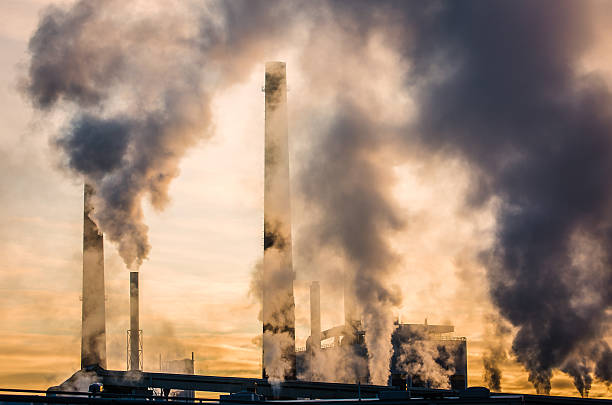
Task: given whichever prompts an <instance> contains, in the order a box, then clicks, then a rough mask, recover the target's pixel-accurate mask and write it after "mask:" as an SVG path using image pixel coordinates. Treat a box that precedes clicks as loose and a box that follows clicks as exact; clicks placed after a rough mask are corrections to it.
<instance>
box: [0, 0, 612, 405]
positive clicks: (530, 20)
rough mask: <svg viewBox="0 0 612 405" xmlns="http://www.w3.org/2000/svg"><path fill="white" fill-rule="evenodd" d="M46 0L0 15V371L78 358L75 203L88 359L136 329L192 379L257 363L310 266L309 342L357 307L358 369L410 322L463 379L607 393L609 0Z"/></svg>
mask: <svg viewBox="0 0 612 405" xmlns="http://www.w3.org/2000/svg"><path fill="white" fill-rule="evenodd" d="M51 4H52V2H47V1H43V0H24V1H19V0H8V1H7V2H5V3H3V4H1V5H0V12H2V14H3V15H6V16H8V18H7V23H6V24H5V25H4V26H3V27H0V50H2V56H3V63H2V65H1V66H0V84H2V86H3V88H4V89H5V91H3V92H2V93H0V106H2V109H0V125H1V127H2V132H1V133H0V173H1V174H0V176H1V180H0V186H1V187H2V188H1V189H0V192H1V193H0V194H1V197H0V198H1V200H0V201H1V202H2V208H3V209H2V211H1V212H0V224H2V229H3V232H2V233H1V234H0V253H1V254H2V256H3V257H4V261H3V263H2V264H1V265H0V320H1V321H2V322H1V323H0V325H1V326H0V385H2V386H19V387H24V388H38V389H45V388H47V387H49V386H51V385H56V384H58V383H60V382H61V381H63V380H65V379H66V378H67V377H68V376H69V375H70V374H71V373H73V372H74V371H76V370H78V369H80V366H81V363H82V362H86V361H89V360H85V359H86V358H88V357H87V356H86V354H85V352H84V353H83V355H82V357H81V356H80V347H81V338H82V339H83V343H82V344H83V345H84V346H83V347H85V346H86V345H94V343H93V340H91V341H90V343H86V334H85V332H84V331H85V324H86V322H85V318H83V325H81V309H82V310H83V313H85V312H86V308H90V306H91V305H92V304H91V301H90V297H89V296H88V295H86V294H85V292H84V291H82V290H81V282H82V278H81V277H82V275H84V274H86V272H84V271H83V269H84V267H83V266H84V263H85V262H87V261H96V260H98V259H99V258H94V257H93V256H88V255H87V253H86V252H85V253H84V252H83V250H84V249H85V246H86V245H87V244H88V243H92V239H88V233H87V232H88V229H87V213H88V212H93V214H92V219H94V220H95V221H96V222H98V225H99V227H100V229H101V230H102V231H103V232H104V241H102V240H101V239H97V240H96V243H97V244H98V245H99V246H98V245H96V246H97V247H96V249H101V248H102V243H103V250H104V256H105V262H104V267H105V275H104V277H103V278H102V281H101V282H105V285H106V291H105V293H104V294H105V295H104V297H105V303H106V326H105V332H104V331H103V332H102V334H105V335H106V344H105V347H106V348H105V350H104V354H103V356H102V357H103V359H94V360H92V361H93V362H94V363H96V364H97V363H99V362H104V363H105V365H106V367H107V368H108V369H116V370H119V369H125V367H126V355H127V353H126V331H127V330H128V329H132V330H133V329H134V328H136V329H138V328H140V329H142V331H143V334H142V340H140V335H139V332H138V330H136V331H135V332H133V333H131V334H130V337H131V339H134V336H136V337H137V342H138V343H137V345H136V346H138V345H139V344H142V346H143V354H144V356H143V358H142V359H137V356H136V357H135V355H134V352H132V357H131V361H132V364H134V361H142V363H143V366H144V370H148V371H157V370H160V368H161V367H162V366H161V364H162V359H163V360H175V359H179V358H189V357H190V356H191V353H192V352H195V372H196V373H197V374H208V375H225V376H240V377H259V376H261V373H262V367H264V366H265V362H266V357H265V356H266V353H265V352H266V350H268V349H266V348H265V347H266V340H265V337H264V340H263V345H264V357H263V361H264V364H262V352H261V350H262V349H261V346H262V337H261V332H262V319H263V321H264V326H263V330H264V331H266V330H271V331H282V332H283V333H286V334H288V336H291V340H292V341H291V343H290V344H288V346H287V344H286V343H284V344H283V345H284V346H283V349H282V352H283V355H282V357H283V358H287V356H289V357H291V356H293V355H294V354H295V352H294V346H295V347H297V348H298V350H303V349H302V348H304V347H308V345H309V344H311V341H308V342H307V338H308V336H309V335H310V328H311V324H310V323H311V321H310V319H311V312H310V311H311V308H312V303H311V302H310V300H309V294H310V291H311V288H312V282H313V281H315V282H318V283H319V284H318V286H320V314H321V316H320V320H319V321H320V326H319V327H318V328H319V329H318V330H319V333H320V332H321V330H326V329H330V328H333V327H336V326H337V325H345V327H346V326H347V325H351V324H352V322H353V321H356V322H361V323H360V324H359V328H361V327H362V326H363V328H364V329H365V335H364V336H365V338H363V335H362V339H365V341H363V342H362V344H363V345H364V347H367V351H368V355H367V359H368V362H369V363H368V367H369V378H370V380H371V381H370V382H374V383H376V384H385V382H386V379H387V377H389V374H388V373H389V369H388V367H386V366H385V367H382V368H381V367H380V364H383V365H385V364H387V363H388V362H389V359H390V358H391V351H390V349H391V340H390V338H391V334H392V332H393V330H395V329H394V328H396V327H398V328H399V329H401V325H405V330H406V331H408V332H406V333H411V332H409V331H410V330H416V329H414V328H417V327H415V326H409V325H408V324H421V323H423V324H429V325H432V330H438V329H439V330H444V331H446V332H444V333H447V332H448V331H451V330H454V331H455V333H456V335H458V336H465V337H466V338H467V374H468V381H469V385H470V386H474V385H486V384H489V385H490V384H492V380H495V379H497V378H501V380H500V383H501V388H502V390H503V391H504V392H524V393H535V392H536V389H537V391H538V392H539V393H547V392H550V393H551V394H553V395H569V396H576V395H578V391H577V390H582V391H583V392H585V390H586V391H588V394H589V396H591V397H602V398H611V397H612V391H610V390H611V389H612V388H611V386H610V372H611V370H610V368H611V367H612V358H611V357H612V354H611V353H612V352H610V348H609V345H610V344H612V341H611V338H612V336H611V332H612V329H611V325H612V319H611V314H612V312H611V311H612V308H611V307H610V302H611V301H610V290H609V289H607V287H610V286H612V284H611V283H612V269H611V267H610V264H609V263H610V262H609V261H608V259H609V257H608V256H609V253H608V251H609V250H610V249H612V246H608V245H607V243H608V239H609V236H608V235H610V234H612V233H610V232H609V229H608V227H612V220H611V219H610V214H609V211H610V210H609V209H608V208H606V207H607V205H608V204H609V203H611V202H612V199H609V198H608V197H609V196H608V194H609V192H608V191H606V190H607V188H608V187H607V180H605V176H606V175H605V173H607V169H608V168H610V167H612V166H611V165H612V118H610V117H612V114H611V112H612V102H611V101H610V100H612V97H610V94H609V91H608V87H607V86H608V85H612V68H611V67H610V66H612V65H610V63H609V62H610V59H609V56H608V55H609V54H610V51H611V50H612V40H610V38H612V31H611V30H612V29H611V28H610V27H611V26H612V25H610V24H609V22H610V21H611V20H612V7H611V6H610V5H609V4H607V3H605V2H601V1H597V0H592V1H587V2H581V3H578V2H570V1H567V2H565V1H562V2H559V3H555V2H547V1H542V2H541V3H538V4H535V3H532V2H528V1H518V2H516V3H514V2H510V1H498V2H493V4H487V5H485V4H478V2H472V1H467V2H465V3H453V2H450V1H449V2H439V3H438V2H435V3H434V2H432V3H429V4H428V5H427V6H423V5H419V3H418V2H405V3H404V2H395V1H383V2H381V3H379V4H376V5H375V2H371V1H365V0H363V1H356V2H354V3H351V6H348V4H346V3H342V2H336V1H312V2H303V1H300V0H295V1H287V2H283V1H272V0H269V1H252V2H249V1H226V2H223V1H195V0H193V1H192V0H185V1H175V2H172V6H170V5H169V4H167V3H166V2H164V1H159V2H150V1H144V0H143V1H134V2H133V3H130V5H129V6H125V3H123V2H121V1H119V0H95V1H94V0H92V1H86V0H81V1H60V2H53V4H55V5H54V6H51ZM459 4H461V5H459ZM556 6H558V7H556ZM470 27H473V29H472V28H470ZM487 38H488V39H487ZM269 61H283V62H286V65H285V63H280V64H279V63H277V62H275V63H268V64H266V62H269ZM509 61H513V62H512V63H514V64H515V65H514V66H509V65H508V64H509ZM451 62H453V63H451ZM280 66H282V74H281V73H277V71H278V72H280V71H281V70H278V69H280ZM285 67H286V77H287V83H288V85H287V89H286V90H287V92H286V93H285V82H284V77H285V76H284V75H285ZM272 72H275V73H274V74H278V75H279V76H278V77H282V81H281V87H282V89H283V91H282V92H281V93H282V97H285V96H286V97H287V99H288V105H287V106H286V111H285V110H284V109H285V106H284V104H283V103H281V105H282V106H283V107H282V109H283V111H282V114H281V115H282V117H281V118H280V121H281V124H280V129H279V128H278V123H277V124H276V125H277V127H276V128H272V129H270V128H269V127H268V126H269V125H270V124H269V122H271V121H272V119H270V116H271V115H270V114H271V112H273V110H274V109H272V108H270V106H271V105H273V104H274V100H271V97H273V96H274V93H272V92H271V89H272V87H271V86H272V85H274V83H273V82H274V80H276V79H275V77H276V76H274V74H273V73H272ZM264 73H266V75H265V76H264ZM273 79H274V80H273ZM264 90H265V91H266V92H267V93H266V95H264V92H263V91H264ZM264 103H266V108H265V112H266V114H268V119H269V121H268V123H267V124H265V122H264V119H265V118H266V116H265V114H264ZM285 112H286V117H287V118H288V120H286V119H285V118H284V117H285V115H284V114H285ZM273 119H279V118H274V117H273ZM287 125H288V133H289V145H288V148H287V151H288V155H287V157H286V159H287V163H288V164H289V166H290V168H291V169H290V170H291V175H290V176H288V175H287V174H285V173H281V175H275V176H279V177H278V178H277V180H278V179H280V180H279V183H277V184H275V183H274V180H270V178H269V177H268V171H267V170H268V169H269V168H270V167H274V164H277V163H278V161H277V160H274V158H275V155H274V154H273V153H268V152H269V148H270V145H273V142H272V141H271V140H274V137H275V136H276V137H277V136H279V135H278V134H279V133H280V134H281V135H280V136H281V139H282V137H283V136H286V131H287ZM279 131H280V132H279ZM283 131H285V134H284V135H283ZM264 134H265V136H264ZM268 136H270V139H268ZM269 141H270V142H272V143H270V144H269V143H268V142H269ZM283 142H284V141H283ZM282 148H283V147H282V146H281V149H282ZM264 149H265V150H266V153H267V154H266V156H265V164H266V168H265V169H264ZM283 150H284V149H283ZM283 153H284V152H283ZM282 159H284V158H282ZM282 159H281V160H282ZM279 167H280V168H281V171H282V170H285V168H284V167H283V166H282V164H281V165H280V166H279ZM264 172H265V176H266V180H265V181H266V183H265V187H266V192H269V193H268V194H265V193H264ZM287 176H288V177H289V178H287ZM289 179H290V180H289ZM289 181H290V183H289ZM84 182H87V184H88V185H89V184H91V185H92V186H94V187H95V192H91V193H89V194H88V190H89V191H92V190H93V189H89V188H88V187H89V186H86V188H85V206H84V198H83V197H84V196H83V192H84ZM268 182H269V183H268ZM270 187H271V188H270ZM286 187H290V189H291V193H290V195H289V190H288V189H286ZM270 190H272V191H270ZM264 195H265V196H266V197H265V198H266V209H265V217H264ZM277 195H281V196H282V198H281V199H280V200H279V199H278V198H275V199H274V201H275V203H274V202H273V203H270V202H269V201H268V197H269V196H274V197H277ZM279 201H280V205H279V206H274V204H279ZM88 204H93V205H94V206H95V207H94V208H93V211H88V209H90V208H91V207H89V208H88ZM283 204H287V207H285V206H284V205H283ZM289 204H290V206H291V208H290V209H289V208H288V206H289ZM281 206H282V207H281ZM270 207H272V208H270ZM279 207H280V208H279ZM84 208H85V221H86V229H85V236H84V234H83V219H84V218H83V212H84ZM289 213H290V214H289ZM287 214H289V215H290V216H289V218H287V217H286V215H287ZM279 218H280V219H279ZM264 221H265V224H266V225H265V238H264ZM283 221H290V225H287V224H284V223H283ZM611 229H612V228H611ZM89 231H91V229H89ZM287 232H288V233H289V235H288V236H282V235H284V233H287ZM89 235H90V236H91V234H89ZM83 238H85V239H83ZM88 241H89V242H88ZM264 248H273V249H270V250H268V251H267V252H266V258H265V260H264V255H263V249H264ZM274 249H276V250H278V251H279V252H280V253H278V252H276V250H274ZM610 251H612V250H610ZM277 256H278V257H277ZM279 258H280V259H279ZM275 261H278V263H281V264H278V263H277V262H275ZM266 263H267V264H266ZM286 263H289V265H288V267H287V265H286ZM291 263H292V264H291ZM277 265H278V266H277ZM275 266H277V267H275ZM283 266H284V267H283ZM275 268H277V270H274V269H275ZM279 268H280V269H282V273H283V274H281V275H280V276H279V274H280V273H278V274H276V275H271V273H270V272H274V271H278V269H279ZM266 269H267V271H268V273H267V275H266ZM285 270H286V271H285ZM130 271H132V276H130ZM135 271H138V273H135ZM293 272H295V274H294V273H293ZM137 274H139V277H138V275H137ZM130 277H132V279H130ZM130 280H132V286H134V285H138V286H139V291H138V292H137V293H135V294H136V295H135V296H138V295H139V300H140V305H139V307H140V322H139V324H138V322H135V323H134V322H133V323H132V325H131V326H130V320H129V315H130V288H129V287H130ZM97 282H100V280H99V279H98V280H97ZM265 284H267V285H271V284H273V285H274V286H275V288H274V289H269V290H268V291H274V294H276V296H275V297H276V298H278V297H280V296H281V295H283V294H284V293H285V292H287V294H288V295H287V297H289V296H290V299H284V298H283V299H284V300H285V301H283V303H282V305H281V308H282V309H280V310H279V309H278V308H273V309H270V308H272V307H270V306H268V309H267V310H266V305H265V302H266V301H265V300H266V298H265V297H266V295H265V293H264V295H263V296H264V305H263V311H262V310H261V307H260V306H261V301H260V295H261V294H262V286H263V285H265ZM291 285H292V287H291ZM263 288H264V290H263V291H266V290H265V287H263ZM316 291H317V292H316V294H317V295H319V292H318V288H317V290H316ZM283 296H284V295H283ZM101 297H102V295H98V297H97V298H96V299H98V300H99V299H100V298H101ZM270 297H271V296H270V295H268V300H269V301H268V302H270V300H271V299H272V298H270ZM283 299H281V301H282V300H283ZM79 300H80V301H79ZM294 303H295V313H294V314H293V311H291V316H289V315H287V313H286V312H287V308H290V307H291V308H292V306H293V305H294ZM134 305H136V307H138V301H137V300H136V301H134V300H132V308H134ZM349 306H350V308H349ZM132 311H134V310H133V309H132ZM275 311H276V312H275ZM559 312H562V314H559ZM279 314H281V315H279ZM355 314H359V315H358V318H359V319H352V317H353V316H355ZM102 316H104V315H102ZM279 317H280V318H282V319H281V321H279ZM266 319H273V321H271V322H272V323H270V322H268V323H266ZM274 322H276V324H274ZM266 325H268V326H266ZM397 325H400V326H397ZM441 325H444V326H441ZM450 325H453V326H454V328H452V327H451V326H450ZM572 325H575V327H572ZM81 326H83V337H81ZM89 327H91V328H93V329H96V328H97V329H96V330H98V329H99V328H100V326H99V325H95V326H89ZM411 328H413V329H411ZM436 328H438V329H436ZM93 329H92V331H93ZM417 329H418V328H417ZM425 329H427V328H425ZM356 330H357V327H356ZM92 333H93V332H92ZM96 333H98V332H96ZM134 333H136V335H134ZM427 333H429V332H427ZM293 336H295V341H293ZM440 338H445V339H446V337H445V336H442V337H440ZM268 344H269V345H270V344H272V346H268V347H270V348H272V350H268V352H269V353H271V352H273V351H274V345H273V343H270V342H268ZM289 349H290V350H289ZM307 350H308V349H307ZM88 353H89V352H88ZM286 353H291V355H287V354H286ZM90 355H91V356H94V357H90V358H95V354H90ZM88 356H89V355H88ZM279 358H280V357H279ZM134 359H136V360H134ZM394 359H396V358H395V357H394ZM291 361H292V362H293V363H292V364H293V365H292V366H290V367H289V368H288V369H286V370H282V371H280V374H279V372H278V371H274V373H276V375H275V376H273V377H275V378H276V377H278V376H281V378H288V379H291V378H294V376H295V373H296V371H295V358H294V359H293V360H291ZM394 361H396V360H394ZM192 364H193V363H192ZM268 364H272V361H271V360H270V362H269V363H268ZM83 365H87V364H83ZM264 373H265V374H269V373H266V371H264ZM292 376H293V377H292ZM591 378H592V380H591ZM589 386H590V389H589Z"/></svg>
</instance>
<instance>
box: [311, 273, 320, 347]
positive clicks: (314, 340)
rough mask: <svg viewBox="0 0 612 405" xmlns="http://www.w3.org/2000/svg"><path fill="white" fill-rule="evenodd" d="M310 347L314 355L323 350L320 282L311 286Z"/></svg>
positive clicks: (314, 282)
mask: <svg viewBox="0 0 612 405" xmlns="http://www.w3.org/2000/svg"><path fill="white" fill-rule="evenodd" d="M310 347H311V348H312V354H313V355H315V353H316V352H317V351H318V350H320V349H321V288H320V287H319V282H318V281H313V282H312V284H310Z"/></svg>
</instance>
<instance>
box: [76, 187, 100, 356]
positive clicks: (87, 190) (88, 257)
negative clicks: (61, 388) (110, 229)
mask: <svg viewBox="0 0 612 405" xmlns="http://www.w3.org/2000/svg"><path fill="white" fill-rule="evenodd" d="M83 194H84V196H83V307H82V316H83V323H82V330H81V368H85V367H87V366H95V365H98V366H100V367H102V368H106V308H105V302H104V301H105V294H104V238H103V236H102V233H101V232H100V231H99V230H98V226H97V225H96V224H95V222H94V221H93V219H92V217H91V214H92V212H93V206H92V203H91V199H92V197H93V195H94V189H93V188H92V187H91V186H90V185H88V184H85V187H84V192H83Z"/></svg>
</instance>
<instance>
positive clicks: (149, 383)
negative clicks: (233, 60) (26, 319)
mask: <svg viewBox="0 0 612 405" xmlns="http://www.w3.org/2000/svg"><path fill="white" fill-rule="evenodd" d="M286 92H287V81H286V67H285V64H284V63H282V62H270V63H267V64H266V75H265V107H266V110H265V114H266V123H265V192H264V195H265V202H264V204H265V207H264V267H263V287H264V288H263V309H262V312H263V345H262V378H237V377H219V376H204V375H195V374H194V372H195V366H194V355H193V353H192V356H191V360H189V359H185V360H179V361H172V362H166V363H165V364H162V362H161V357H160V372H158V373H153V372H144V371H143V364H142V331H141V330H140V322H139V286H138V273H137V272H131V273H130V329H129V330H128V334H127V337H128V338H127V367H126V368H127V370H126V371H113V370H107V369H106V332H105V331H106V327H105V300H104V251H103V236H102V234H101V233H100V232H99V230H98V228H97V226H96V224H95V222H94V221H93V218H92V216H91V214H92V210H93V207H92V204H91V198H92V197H93V193H94V192H95V191H94V190H93V188H92V187H90V186H88V185H86V186H85V189H84V229H83V328H82V347H81V366H82V367H81V370H79V371H77V372H76V373H75V374H74V375H72V376H71V377H70V378H68V379H67V380H66V381H64V382H63V383H62V384H60V385H58V386H55V387H51V388H49V389H48V390H47V391H46V392H45V391H32V390H29V391H28V390H2V389H0V405H8V404H11V405H12V404H21V403H30V404H34V403H41V404H92V405H123V404H125V405H146V404H150V402H151V401H152V400H154V401H156V402H159V403H163V404H165V403H169V402H177V401H179V402H188V403H202V402H204V401H206V402H213V403H219V404H221V403H234V404H253V403H259V404H264V403H267V402H269V401H270V400H272V399H275V400H279V399H290V400H291V404H292V405H306V404H311V403H312V402H310V400H312V399H316V400H317V402H316V403H317V404H318V405H327V404H329V405H332V404H334V405H338V404H339V403H340V402H339V401H338V400H339V399H342V402H341V404H343V405H357V403H358V402H361V401H362V399H364V400H368V401H369V402H373V403H376V404H378V403H381V404H385V405H391V404H405V403H408V402H409V403H412V404H415V405H421V404H423V405H425V404H427V405H429V404H432V405H433V404H436V405H445V404H449V405H453V404H456V405H467V404H481V405H484V404H496V403H499V404H500V405H502V404H506V405H526V404H527V405H531V404H534V405H536V404H542V405H545V404H557V403H559V404H561V403H562V404H566V405H573V404H577V405H578V404H587V403H590V404H600V403H602V404H604V403H605V404H609V403H610V401H606V400H588V399H587V400H585V399H578V398H560V397H546V396H535V395H514V394H491V393H490V392H489V390H487V389H486V388H482V387H473V388H467V361H466V358H467V347H466V340H465V338H456V337H453V336H452V333H453V332H454V328H453V327H452V326H450V325H428V324H427V322H425V323H424V324H402V323H400V322H399V321H398V322H397V323H396V325H395V331H394V332H393V335H392V344H393V356H392V358H391V361H390V365H389V366H390V378H389V384H388V385H384V386H383V385H369V384H368V381H369V371H368V365H367V363H368V362H367V358H368V353H367V347H366V345H365V336H366V335H365V334H366V331H365V330H364V327H363V326H364V325H363V324H362V322H361V320H360V318H361V317H360V315H359V314H358V313H357V311H356V309H355V307H356V306H355V305H353V303H351V302H349V301H348V300H349V297H350V294H346V291H345V305H344V307H345V322H344V324H343V325H339V326H336V327H334V328H330V329H327V330H321V305H320V285H319V283H318V282H316V281H315V282H313V283H312V284H311V286H310V323H311V325H310V326H311V333H310V336H309V337H308V339H307V342H306V347H305V348H303V349H298V350H297V351H296V348H295V313H294V311H295V304H294V297H293V280H294V272H293V267H292V257H291V207H290V191H289V159H288V134H287V132H288V130H287V93H286ZM346 284H348V283H347V282H345V285H346ZM419 344H428V345H430V346H431V347H432V348H433V350H434V352H435V353H434V360H435V362H436V363H437V364H438V365H439V367H441V368H442V369H444V370H446V371H447V372H448V375H449V377H450V387H449V389H433V388H431V387H430V382H429V381H428V379H427V377H426V376H424V375H421V374H419V373H418V372H415V371H414V370H416V369H415V368H414V367H411V364H412V363H411V362H418V361H419V359H418V357H417V355H418V353H411V352H410V350H411V348H414V347H415V346H417V345H419ZM274 345H276V346H274ZM279 345H280V348H281V350H277V349H278V347H279ZM326 357H329V358H333V359H334V360H335V361H336V364H338V365H339V366H340V369H341V370H342V373H341V374H342V375H340V374H339V375H338V376H336V377H337V379H338V380H341V381H337V382H324V381H322V377H321V373H320V370H319V369H318V365H319V364H320V362H321V361H322V359H325V358H326ZM279 360H282V361H283V362H285V363H286V364H289V367H288V368H287V369H283V370H282V375H278V369H277V368H276V362H278V361H279ZM275 374H276V375H275ZM269 377H275V378H269ZM3 391H4V392H7V391H8V392H9V393H2V392H3ZM196 391H203V392H216V393H227V394H230V395H222V396H221V397H220V399H214V400H213V399H202V398H195V392H196ZM38 394H45V395H38ZM275 403H276V404H278V402H275Z"/></svg>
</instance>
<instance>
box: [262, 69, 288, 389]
mask: <svg viewBox="0 0 612 405" xmlns="http://www.w3.org/2000/svg"><path fill="white" fill-rule="evenodd" d="M264 91H265V110H266V112H265V114H266V119H265V169H264V170H265V174H264V261H263V286H264V289H263V297H262V298H263V299H262V302H263V308H262V317H263V344H262V348H263V350H262V377H263V378H266V377H267V376H268V375H269V374H271V375H272V376H273V377H275V378H282V379H286V380H295V379H296V365H295V300H294V298H293V279H294V277H295V276H294V273H293V261H292V257H291V248H292V244H291V196H290V190H289V141H288V127H287V76H286V68H285V63H284V62H268V63H266V81H265V87H264ZM279 346H280V350H278V349H277V347H279ZM278 364H282V365H283V367H282V368H281V369H280V370H279V369H278V368H279V367H278ZM286 365H289V366H288V367H287V366H286ZM273 369H274V370H273ZM281 373H282V375H279V374H281Z"/></svg>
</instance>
